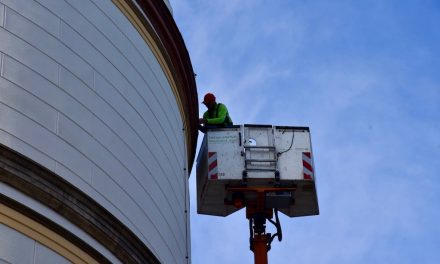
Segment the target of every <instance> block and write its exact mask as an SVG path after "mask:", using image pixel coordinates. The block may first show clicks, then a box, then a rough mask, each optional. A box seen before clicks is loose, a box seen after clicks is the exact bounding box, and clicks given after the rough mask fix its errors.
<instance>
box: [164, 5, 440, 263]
mask: <svg viewBox="0 0 440 264" xmlns="http://www.w3.org/2000/svg"><path fill="white" fill-rule="evenodd" d="M170 2H171V5H172V7H173V10H174V17H175V20H176V22H177V24H178V26H179V28H180V31H181V33H182V35H183V37H184V39H185V42H186V45H187V48H188V51H189V53H190V56H191V60H192V64H193V68H194V71H195V72H196V73H197V79H196V80H197V85H198V93H199V99H201V98H202V96H203V95H204V94H205V93H206V92H208V91H209V92H213V93H215V94H216V95H217V97H218V99H219V101H221V102H223V103H225V104H226V105H227V106H228V108H229V111H230V113H231V116H232V119H233V120H234V123H235V124H243V123H253V124H272V125H290V126H309V127H310V129H311V132H312V142H313V149H314V159H315V166H316V167H315V170H316V172H317V181H318V186H317V187H318V199H319V205H320V211H321V214H320V215H319V216H313V217H303V218H288V217H284V216H283V217H282V218H281V223H282V227H283V235H284V237H283V241H282V242H281V243H280V242H278V241H274V242H273V243H272V250H271V251H270V252H269V262H270V263H399V264H402V263H440V250H439V249H440V224H439V223H440V210H439V209H440V205H439V203H440V175H439V171H440V161H439V159H440V30H439V25H440V2H439V1H436V0H433V1H425V0H419V1H415V0H413V1H410V0H408V1H397V0H396V1H393V0H387V1H364V0H362V1H319V0H316V1H306V0H297V1H293V0H289V1H288V0H277V1H268V0H210V1H205V0H171V1H170ZM200 109H201V111H204V110H205V109H204V107H203V105H201V107H200ZM200 140H201V138H199V141H200ZM190 187H191V196H192V197H191V198H192V199H191V204H192V209H191V217H192V218H191V235H192V261H193V263H195V264H199V263H253V255H252V253H251V251H249V248H248V247H249V242H248V225H247V220H246V219H245V215H244V212H243V210H242V211H241V212H238V213H236V214H234V215H232V216H230V217H227V218H220V217H212V216H202V215H197V214H196V213H195V208H196V201H195V170H193V175H192V176H191V178H190ZM269 231H272V230H269Z"/></svg>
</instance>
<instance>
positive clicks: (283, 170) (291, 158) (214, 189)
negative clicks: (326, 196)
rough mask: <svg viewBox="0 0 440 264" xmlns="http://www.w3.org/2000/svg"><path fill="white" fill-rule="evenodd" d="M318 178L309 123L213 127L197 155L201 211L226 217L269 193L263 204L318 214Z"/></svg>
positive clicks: (290, 212)
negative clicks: (300, 124)
mask: <svg viewBox="0 0 440 264" xmlns="http://www.w3.org/2000/svg"><path fill="white" fill-rule="evenodd" d="M315 181H316V175H315V171H314V163H313V152H312V146H311V139H310V131H309V128H308V127H292V126H270V125H243V126H232V127H226V128H212V129H209V130H208V131H207V132H206V134H205V137H204V139H203V143H202V146H201V149H200V152H199V155H198V158H197V211H198V213H199V214H207V215H216V216H227V215H229V214H232V213H234V212H235V211H237V210H239V209H241V208H243V207H246V206H248V205H249V204H251V203H253V202H255V201H256V200H257V196H258V195H264V205H263V206H264V208H267V209H272V208H273V209H277V210H279V211H280V212H282V213H284V214H286V215H287V216H290V217H297V216H308V215H317V214H319V209H318V199H317V194H316V186H315ZM261 190H262V191H261ZM259 192H263V193H262V194H261V193H259Z"/></svg>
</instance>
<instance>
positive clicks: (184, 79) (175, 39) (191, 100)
mask: <svg viewBox="0 0 440 264" xmlns="http://www.w3.org/2000/svg"><path fill="white" fill-rule="evenodd" d="M114 1H115V0H114ZM119 1H121V0H119ZM123 1H124V2H125V4H126V5H128V6H129V7H130V9H131V11H132V12H133V13H134V14H136V16H137V18H138V19H139V20H140V21H141V23H142V25H143V27H144V28H145V29H146V30H147V31H148V33H149V35H150V36H151V37H152V38H153V40H154V44H155V45H156V46H157V48H158V49H159V50H160V53H161V54H160V55H161V56H162V57H163V58H164V60H165V62H166V66H167V67H168V68H169V71H170V74H171V76H172V79H173V82H174V83H175V85H176V88H177V93H178V97H179V99H180V101H181V104H182V108H183V111H184V113H183V114H184V116H185V120H186V122H185V123H186V128H185V129H186V130H187V131H186V134H187V142H188V168H189V169H191V167H192V164H193V162H194V157H195V153H196V147H197V135H198V128H197V125H198V113H199V106H198V97H197V87H196V82H195V75H194V71H193V68H192V64H191V60H190V57H189V54H188V50H187V49H186V46H185V42H184V40H183V38H182V35H181V34H180V31H179V29H178V27H177V25H176V23H175V21H174V18H173V16H172V14H171V12H170V11H169V9H168V7H167V6H166V5H165V3H164V2H163V1H162V0H123ZM164 71H166V70H164Z"/></svg>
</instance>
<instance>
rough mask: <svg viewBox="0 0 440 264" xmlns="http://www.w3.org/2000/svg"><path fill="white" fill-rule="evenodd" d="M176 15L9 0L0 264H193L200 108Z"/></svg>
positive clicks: (0, 21)
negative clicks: (191, 190)
mask: <svg viewBox="0 0 440 264" xmlns="http://www.w3.org/2000/svg"><path fill="white" fill-rule="evenodd" d="M170 10H171V9H169V3H168V1H166V3H165V2H163V1H157V0H142V1H141V0H113V1H104V0H99V1H98V0H71V1H69V0H66V1H61V0H0V55H1V60H0V69H1V71H0V260H4V261H7V262H10V263H64V262H68V261H70V262H75V263H93V262H95V263H109V262H112V263H118V262H127V263H159V262H161V263H188V262H190V248H189V247H190V237H189V213H188V200H189V199H188V181H187V179H188V175H189V170H188V168H191V166H192V163H193V160H194V154H195V147H196V139H197V127H196V125H197V115H198V106H197V105H198V103H197V91H196V87H195V81H194V73H193V70H192V66H191V62H190V59H189V55H188V53H187V50H186V48H185V45H184V42H183V40H182V37H181V35H180V33H179V30H178V28H177V26H176V24H175V22H174V20H173V17H172V15H171V12H170Z"/></svg>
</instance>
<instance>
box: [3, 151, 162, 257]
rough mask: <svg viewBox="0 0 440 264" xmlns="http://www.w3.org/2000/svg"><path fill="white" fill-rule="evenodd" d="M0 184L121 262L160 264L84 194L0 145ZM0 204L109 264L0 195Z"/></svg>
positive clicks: (60, 229)
mask: <svg viewBox="0 0 440 264" xmlns="http://www.w3.org/2000/svg"><path fill="white" fill-rule="evenodd" d="M0 182H3V183H5V184H8V185H10V186H11V187H13V188H15V189H16V190H18V191H20V192H22V193H24V194H26V195H27V196H29V197H31V198H32V199H34V200H36V201H38V202H40V203H42V204H43V205H45V206H47V207H49V208H50V209H52V210H54V211H55V212H57V213H58V214H59V215H61V216H63V217H64V218H65V219H67V220H69V221H70V222H71V223H73V224H75V225H76V226H78V227H79V228H81V229H82V230H83V231H85V232H86V233H88V234H89V235H90V236H91V237H93V238H94V239H95V240H96V241H98V242H99V243H100V244H101V245H103V246H104V247H106V248H107V249H108V250H109V251H110V252H112V253H113V254H114V255H115V256H116V257H117V258H118V259H119V260H121V262H123V263H160V262H159V260H158V259H157V258H156V256H155V255H154V254H153V253H152V252H151V251H150V249H149V248H148V247H147V246H146V245H145V244H144V243H143V242H142V241H141V240H140V239H139V238H138V237H137V236H136V235H135V234H134V233H133V232H132V231H131V230H130V229H128V228H127V227H126V226H125V225H124V224H123V223H122V222H120V221H119V220H118V219H117V218H116V217H115V216H113V215H112V214H111V213H110V212H109V211H107V210H106V209H105V208H104V207H102V206H101V205H100V204H98V203H97V202H96V201H95V200H93V199H92V198H90V197H89V196H88V195H86V194H85V193H84V192H82V191H81V190H79V189H78V188H76V187H75V186H73V185H72V184H71V183H69V182H67V181H66V180H64V179H63V178H61V177H60V176H58V175H57V174H55V173H53V172H51V171H49V170H48V169H46V168H44V167H42V166H41V165H40V164H38V163H36V162H34V161H32V160H30V159H29V158H27V157H25V156H23V155H21V154H19V153H17V152H15V151H14V150H11V149H9V148H8V147H6V146H4V145H2V144H0ZM0 202H1V203H4V204H6V205H8V206H9V207H11V208H13V209H15V210H17V211H19V212H20V213H22V214H24V215H26V216H27V217H29V218H31V219H33V220H34V221H36V222H39V223H40V224H42V225H44V226H46V227H47V228H49V229H50V230H52V231H55V232H56V233H59V234H60V235H62V236H63V237H64V238H66V239H67V240H68V241H70V242H71V243H72V244H74V245H76V246H77V247H78V248H81V249H82V250H83V251H85V252H87V253H88V254H89V255H90V256H92V257H94V258H95V259H96V260H97V261H99V263H110V261H108V260H107V259H106V258H105V257H104V256H102V255H101V254H100V253H99V252H97V251H96V250H95V249H93V248H92V247H91V246H90V245H88V244H87V243H85V242H84V241H83V240H81V239H79V238H78V237H77V236H75V235H74V234H72V233H71V232H69V231H68V230H66V229H64V228H63V227H61V226H59V225H58V224H56V223H54V222H53V221H51V220H50V219H48V218H46V217H44V216H42V215H41V214H39V213H37V212H35V211H34V210H32V209H30V208H28V207H26V206H23V205H20V204H19V203H17V202H15V201H14V200H12V199H11V198H8V197H6V196H4V195H0Z"/></svg>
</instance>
